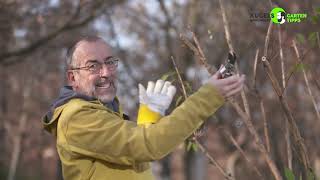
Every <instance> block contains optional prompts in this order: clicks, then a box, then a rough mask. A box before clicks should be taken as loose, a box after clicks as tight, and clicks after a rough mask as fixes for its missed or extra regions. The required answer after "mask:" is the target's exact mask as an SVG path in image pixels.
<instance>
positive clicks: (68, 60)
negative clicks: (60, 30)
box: [66, 36, 105, 70]
mask: <svg viewBox="0 0 320 180" xmlns="http://www.w3.org/2000/svg"><path fill="white" fill-rule="evenodd" d="M97 41H103V42H105V41H104V40H103V39H102V38H101V37H99V36H84V37H82V38H81V39H80V40H78V41H77V42H76V43H75V44H73V45H72V46H71V47H70V48H69V49H68V51H67V58H66V65H67V70H68V69H70V68H74V67H75V66H76V62H75V61H74V59H73V54H74V52H75V51H76V49H77V48H78V46H79V44H80V42H97Z"/></svg>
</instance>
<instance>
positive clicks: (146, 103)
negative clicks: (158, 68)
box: [138, 80, 176, 125]
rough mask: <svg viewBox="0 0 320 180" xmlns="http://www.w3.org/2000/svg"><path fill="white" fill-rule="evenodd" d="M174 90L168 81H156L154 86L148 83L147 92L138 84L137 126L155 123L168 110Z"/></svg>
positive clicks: (152, 83) (150, 82)
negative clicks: (138, 106)
mask: <svg viewBox="0 0 320 180" xmlns="http://www.w3.org/2000/svg"><path fill="white" fill-rule="evenodd" d="M175 93H176V88H175V87H174V86H173V85H171V83H170V82H169V81H166V82H164V81H163V80H158V81H157V82H156V84H154V82H152V81H149V82H148V86H147V90H146V89H145V88H144V86H143V85H141V84H139V101H140V108H139V113H138V124H139V125H140V124H151V123H155V122H157V121H158V120H159V119H160V118H161V117H162V116H164V115H165V111H166V110H167V109H168V108H169V106H170V104H171V102H172V99H173V96H174V95H175Z"/></svg>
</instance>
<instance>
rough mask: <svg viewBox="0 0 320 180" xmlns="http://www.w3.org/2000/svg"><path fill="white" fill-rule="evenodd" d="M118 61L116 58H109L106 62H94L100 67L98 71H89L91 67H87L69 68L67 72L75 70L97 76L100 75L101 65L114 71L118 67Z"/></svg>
mask: <svg viewBox="0 0 320 180" xmlns="http://www.w3.org/2000/svg"><path fill="white" fill-rule="evenodd" d="M119 61H120V59H119V58H118V57H109V58H106V60H104V61H103V62H102V63H101V62H99V61H97V60H96V62H95V63H96V64H97V65H100V67H99V68H98V69H93V70H92V69H90V68H92V67H90V66H89V65H87V66H82V67H73V68H69V69H68V70H69V71H76V70H86V71H90V72H92V73H95V74H98V73H101V70H102V68H103V65H105V66H106V67H107V68H108V69H114V68H117V67H118V63H119ZM110 62H112V63H111V64H110Z"/></svg>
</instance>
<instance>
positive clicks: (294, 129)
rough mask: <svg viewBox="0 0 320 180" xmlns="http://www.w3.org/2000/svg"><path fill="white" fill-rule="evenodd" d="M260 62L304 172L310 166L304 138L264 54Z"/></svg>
mask: <svg viewBox="0 0 320 180" xmlns="http://www.w3.org/2000/svg"><path fill="white" fill-rule="evenodd" d="M262 63H263V67H264V69H265V71H266V72H267V75H268V77H269V79H270V80H271V83H272V86H273V89H274V90H275V92H276V93H277V95H278V99H279V101H280V104H281V107H282V109H283V111H284V113H285V115H286V116H287V120H288V122H289V127H290V131H291V133H292V135H293V139H294V144H295V145H296V146H297V147H298V153H299V157H300V159H301V161H302V163H303V165H304V167H305V173H307V172H308V171H309V170H310V169H311V168H310V162H309V157H308V155H307V151H306V147H305V144H304V140H303V138H302V137H301V134H300V131H299V129H298V126H297V124H296V122H295V120H294V118H293V114H292V112H291V110H290V108H289V105H288V102H287V100H286V99H285V97H284V96H282V94H281V92H280V91H281V90H280V85H279V82H278V81H277V79H276V77H275V75H274V73H273V70H272V68H271V65H270V63H269V61H268V60H267V58H266V57H265V56H263V57H262Z"/></svg>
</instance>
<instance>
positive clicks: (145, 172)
mask: <svg viewBox="0 0 320 180" xmlns="http://www.w3.org/2000/svg"><path fill="white" fill-rule="evenodd" d="M223 103H224V98H223V97H222V96H221V95H219V94H218V92H217V91H216V89H215V88H214V87H213V86H211V85H208V84H207V85H204V86H203V87H201V88H200V89H199V90H198V91H197V92H196V93H194V94H193V95H191V96H190V97H189V98H188V99H187V100H186V101H184V102H183V103H182V104H181V105H180V106H179V107H177V108H176V109H175V110H174V111H173V112H172V113H171V114H170V115H168V116H164V117H162V118H161V119H160V120H159V121H158V122H157V123H156V124H152V125H150V126H149V127H148V128H145V127H144V126H137V125H136V123H135V122H131V121H126V120H124V119H123V118H122V112H121V110H120V113H117V112H114V111H112V110H110V109H109V108H107V107H105V106H104V105H103V104H101V103H100V101H97V100H96V101H85V100H83V99H78V98H75V99H71V100H70V101H68V102H67V103H66V104H64V105H61V106H59V107H57V108H56V109H55V110H54V113H53V116H52V118H51V119H50V120H49V121H48V120H46V121H44V128H45V129H46V130H48V131H50V132H51V133H52V134H54V135H55V136H56V139H57V150H58V154H59V156H60V159H61V162H62V169H63V176H64V179H65V180H87V179H92V180H109V179H110V180H151V179H153V175H152V173H151V170H150V166H149V162H151V161H154V160H159V159H161V158H162V157H164V156H165V155H167V154H168V153H170V152H171V151H172V150H173V149H174V148H175V147H176V146H177V145H178V144H180V143H182V142H183V141H184V140H185V139H186V138H187V137H189V136H190V135H191V134H192V132H193V131H195V130H196V129H197V128H198V127H199V126H200V125H201V124H202V123H203V122H204V121H205V120H206V119H208V117H209V116H211V115H212V114H213V113H214V112H216V111H217V109H218V108H219V107H220V106H221V105H222V104H223Z"/></svg>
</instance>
